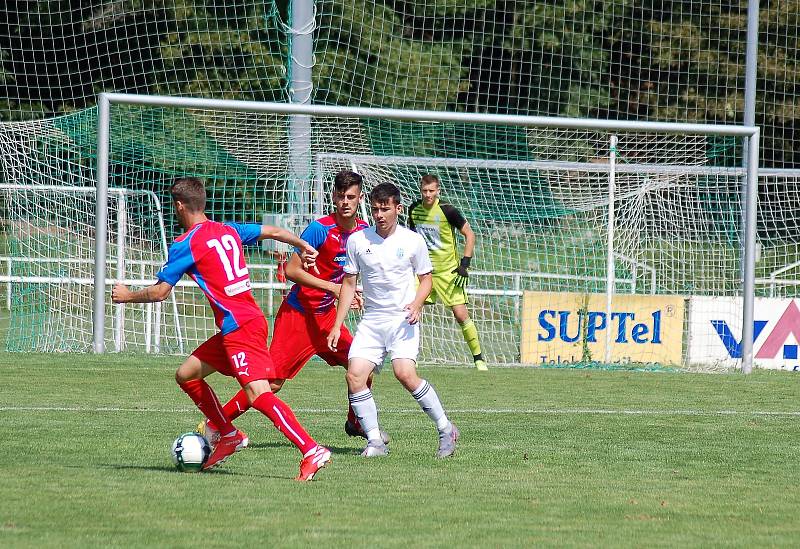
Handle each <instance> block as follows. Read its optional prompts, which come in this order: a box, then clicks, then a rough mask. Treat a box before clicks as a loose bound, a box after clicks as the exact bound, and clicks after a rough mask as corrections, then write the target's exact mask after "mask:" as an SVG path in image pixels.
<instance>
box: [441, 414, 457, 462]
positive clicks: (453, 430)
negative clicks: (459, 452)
mask: <svg viewBox="0 0 800 549" xmlns="http://www.w3.org/2000/svg"><path fill="white" fill-rule="evenodd" d="M458 435H459V432H458V428H457V427H456V426H455V425H453V423H452V422H451V423H450V432H449V433H439V449H438V450H437V451H436V457H438V458H446V457H450V456H452V455H453V454H454V453H455V452H456V442H457V441H458Z"/></svg>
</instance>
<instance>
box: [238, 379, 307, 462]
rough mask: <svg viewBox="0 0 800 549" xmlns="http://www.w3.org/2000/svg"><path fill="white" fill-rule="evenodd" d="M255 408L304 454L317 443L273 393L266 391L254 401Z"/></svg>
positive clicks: (289, 409) (290, 410)
mask: <svg viewBox="0 0 800 549" xmlns="http://www.w3.org/2000/svg"><path fill="white" fill-rule="evenodd" d="M253 408H255V409H256V410H258V411H259V412H261V413H262V414H264V415H265V416H267V417H268V418H269V419H270V421H272V423H274V424H275V427H277V429H278V431H280V432H281V433H283V436H285V437H286V438H287V439H289V442H291V443H292V444H294V445H295V446H297V447H298V448H299V449H300V451H301V452H303V455H305V454H307V453H308V452H310V451H311V450H313V449H314V448H315V447H316V446H317V443H316V441H314V439H313V438H311V436H310V435H309V434H308V433H306V430H305V429H303V426H302V425H300V422H299V421H297V418H296V417H294V412H292V409H291V408H289V406H287V405H286V403H285V402H283V401H282V400H281V399H279V398H278V397H276V396H275V395H273V394H272V393H264V394H262V395H261V396H260V397H258V398H257V399H256V400H255V402H253Z"/></svg>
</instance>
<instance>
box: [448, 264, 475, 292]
mask: <svg viewBox="0 0 800 549" xmlns="http://www.w3.org/2000/svg"><path fill="white" fill-rule="evenodd" d="M470 261H472V258H471V257H462V258H461V265H459V266H458V267H456V268H455V269H453V271H452V272H453V274H455V275H456V278H455V280H454V281H453V284H454V285H455V286H457V287H459V288H464V287H465V286H466V285H467V279H468V278H469V271H467V269H469V262H470Z"/></svg>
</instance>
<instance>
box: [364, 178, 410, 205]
mask: <svg viewBox="0 0 800 549" xmlns="http://www.w3.org/2000/svg"><path fill="white" fill-rule="evenodd" d="M391 199H394V203H395V204H402V200H403V199H402V197H401V196H400V189H398V188H397V186H396V185H395V184H394V183H381V184H380V185H375V187H374V188H373V189H372V192H371V193H369V201H370V202H374V203H377V204H383V203H385V202H389V201H390V200H391Z"/></svg>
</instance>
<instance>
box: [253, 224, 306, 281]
mask: <svg viewBox="0 0 800 549" xmlns="http://www.w3.org/2000/svg"><path fill="white" fill-rule="evenodd" d="M267 238H271V239H272V240H277V241H278V242H283V243H284V244H289V245H290V246H294V247H295V248H298V249H299V250H300V260H301V263H302V265H303V268H304V269H312V268H313V269H314V270H315V271H316V272H317V273H318V272H319V271H318V270H317V263H316V262H317V255H318V254H319V252H318V251H317V250H316V249H315V248H314V247H313V246H312V245H311V244H309V243H308V242H306V241H305V240H303V239H302V238H300V237H299V236H297V235H296V234H294V233H293V232H291V231H287V230H286V229H282V228H280V227H274V226H272V225H262V226H261V235H260V236H259V237H258V239H259V240H265V239H267Z"/></svg>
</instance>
